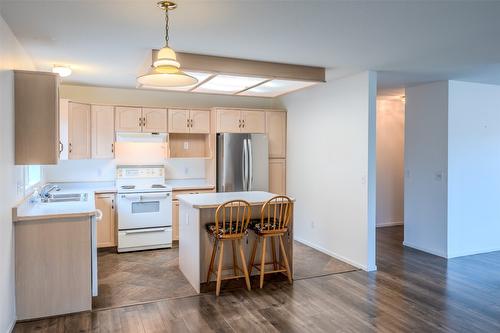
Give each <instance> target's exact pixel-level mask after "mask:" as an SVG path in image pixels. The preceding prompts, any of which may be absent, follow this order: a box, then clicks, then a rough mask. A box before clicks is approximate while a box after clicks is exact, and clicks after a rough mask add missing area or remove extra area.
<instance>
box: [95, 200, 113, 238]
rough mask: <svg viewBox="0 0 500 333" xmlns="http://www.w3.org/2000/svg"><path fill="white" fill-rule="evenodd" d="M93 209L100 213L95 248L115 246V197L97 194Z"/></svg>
mask: <svg viewBox="0 0 500 333" xmlns="http://www.w3.org/2000/svg"><path fill="white" fill-rule="evenodd" d="M95 207H96V208H97V209H99V210H100V211H101V212H102V219H101V221H98V222H97V247H112V246H116V222H115V195H114V194H97V195H96V196H95Z"/></svg>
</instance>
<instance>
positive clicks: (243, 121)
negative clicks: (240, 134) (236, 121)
mask: <svg viewBox="0 0 500 333" xmlns="http://www.w3.org/2000/svg"><path fill="white" fill-rule="evenodd" d="M241 122H242V123H243V126H242V127H243V128H245V119H243V120H242V121H241Z"/></svg>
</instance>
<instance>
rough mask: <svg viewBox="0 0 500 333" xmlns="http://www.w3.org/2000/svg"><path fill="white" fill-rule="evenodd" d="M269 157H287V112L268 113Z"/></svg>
mask: <svg viewBox="0 0 500 333" xmlns="http://www.w3.org/2000/svg"><path fill="white" fill-rule="evenodd" d="M266 129H267V131H266V132H267V137H268V140H269V157H270V158H285V157H286V112H272V111H269V112H266Z"/></svg>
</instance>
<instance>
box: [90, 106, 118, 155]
mask: <svg viewBox="0 0 500 333" xmlns="http://www.w3.org/2000/svg"><path fill="white" fill-rule="evenodd" d="M91 110H92V158H111V159H112V158H114V157H115V151H114V150H115V149H114V142H115V110H114V107H113V106H104V105H92V107H91Z"/></svg>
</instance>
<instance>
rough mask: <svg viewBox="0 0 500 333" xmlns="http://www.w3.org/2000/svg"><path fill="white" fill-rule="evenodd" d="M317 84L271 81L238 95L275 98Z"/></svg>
mask: <svg viewBox="0 0 500 333" xmlns="http://www.w3.org/2000/svg"><path fill="white" fill-rule="evenodd" d="M317 83H318V82H311V81H295V80H278V79H276V80H271V81H268V82H265V83H263V84H261V85H258V86H256V87H253V88H251V89H248V90H245V91H242V92H241V93H239V94H238V95H242V96H261V97H277V96H280V95H283V94H286V93H289V92H292V91H295V90H298V89H302V88H306V87H309V86H312V85H315V84H317Z"/></svg>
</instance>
